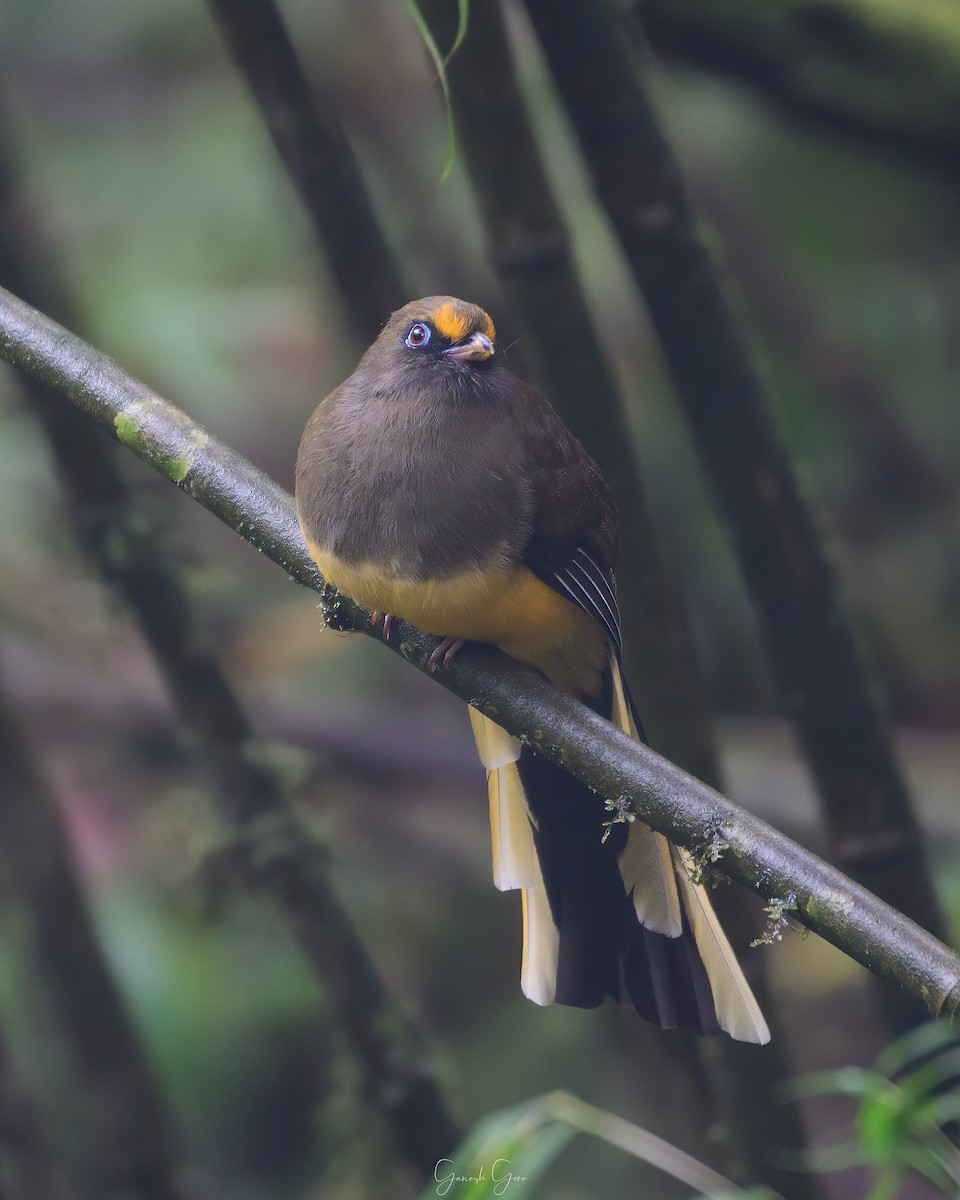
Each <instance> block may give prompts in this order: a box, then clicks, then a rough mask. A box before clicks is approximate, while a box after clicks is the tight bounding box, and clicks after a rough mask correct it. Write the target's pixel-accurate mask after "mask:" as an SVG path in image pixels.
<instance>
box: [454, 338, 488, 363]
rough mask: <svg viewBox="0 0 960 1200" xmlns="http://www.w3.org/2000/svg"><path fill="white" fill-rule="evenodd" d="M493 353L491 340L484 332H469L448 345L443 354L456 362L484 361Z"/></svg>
mask: <svg viewBox="0 0 960 1200" xmlns="http://www.w3.org/2000/svg"><path fill="white" fill-rule="evenodd" d="M493 353H494V350H493V342H491V341H490V339H489V338H488V337H487V335H486V334H485V333H479V332H477V333H471V334H470V336H469V337H468V338H464V339H463V341H462V342H457V344H456V345H455V346H448V347H447V349H446V350H444V351H443V354H444V355H445V357H447V358H455V359H456V360H457V362H484V361H485V360H486V359H488V358H490V357H491V356H492V355H493Z"/></svg>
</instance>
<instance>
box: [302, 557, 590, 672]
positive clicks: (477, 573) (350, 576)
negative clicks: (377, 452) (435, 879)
mask: <svg viewBox="0 0 960 1200" xmlns="http://www.w3.org/2000/svg"><path fill="white" fill-rule="evenodd" d="M307 548H308V549H309V551H310V554H311V556H312V557H313V559H314V561H315V562H316V564H317V566H318V567H319V569H320V574H321V575H322V576H323V577H324V579H326V580H327V582H328V583H332V584H333V586H334V587H335V588H337V589H338V590H339V591H341V592H345V593H346V594H347V595H348V596H352V597H353V598H354V600H356V601H357V602H358V603H359V604H363V605H365V606H366V607H367V608H371V609H374V610H375V611H377V612H382V613H393V614H394V616H397V617H401V618H402V619H403V620H404V621H408V622H409V623H410V624H411V625H415V626H416V627H417V628H418V629H422V630H423V631H424V633H432V634H436V635H437V636H438V637H454V638H464V639H466V640H468V641H471V642H490V643H492V644H493V645H495V646H499V647H500V649H501V650H504V651H506V653H507V654H509V655H511V656H512V657H513V658H516V659H519V660H520V661H521V662H526V663H530V664H531V665H532V666H535V667H537V668H539V669H540V670H541V671H543V673H544V674H545V675H546V676H547V677H548V678H549V679H551V680H552V681H553V682H554V683H555V684H556V686H557V687H559V688H562V689H563V690H564V691H567V692H571V693H573V694H575V695H591V696H595V695H596V694H597V693H598V692H599V690H600V675H601V672H602V671H603V669H604V667H605V665H606V662H607V654H608V647H607V639H606V635H605V634H604V633H603V631H602V629H601V628H600V626H599V625H598V624H597V623H596V622H595V621H594V620H593V618H592V617H590V616H589V615H588V614H587V613H585V612H584V611H583V610H582V609H580V608H578V607H577V605H575V604H573V603H571V602H570V601H569V600H566V599H565V598H564V597H563V596H561V595H560V594H559V593H558V592H555V591H554V590H553V588H551V587H548V586H547V585H546V584H545V583H543V582H542V581H541V580H539V579H538V578H537V577H536V575H534V574H533V572H532V571H530V570H529V569H528V568H527V567H525V566H522V565H515V564H509V565H503V566H497V567H492V568H490V569H486V570H484V569H477V570H470V571H464V572H463V573H462V574H460V575H454V576H451V577H450V578H448V579H439V580H426V581H423V580H409V579H398V578H396V577H394V576H392V575H389V574H387V573H386V572H385V571H384V570H383V568H382V567H379V566H376V565H375V564H373V563H360V564H357V563H344V562H342V561H340V560H339V559H337V558H335V557H334V556H333V555H332V554H329V553H327V552H326V551H323V550H321V549H320V547H319V546H317V545H316V544H315V543H313V542H311V541H310V539H309V538H308V539H307Z"/></svg>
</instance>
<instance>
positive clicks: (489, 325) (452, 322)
mask: <svg viewBox="0 0 960 1200" xmlns="http://www.w3.org/2000/svg"><path fill="white" fill-rule="evenodd" d="M474 314H479V316H480V317H481V320H480V322H479V327H480V331H481V332H482V333H485V334H486V335H487V337H488V338H489V339H490V341H491V342H492V341H493V340H494V339H495V338H496V336H497V331H496V330H495V329H494V327H493V322H492V321H491V320H490V318H489V317H488V316H487V314H486V313H485V312H484V311H483V309H480V308H471V307H468V306H467V305H465V304H459V303H457V301H456V300H446V301H444V303H443V304H441V305H440V306H439V307H438V308H437V309H436V311H435V312H434V313H433V314H432V320H433V324H434V327H435V328H436V330H437V333H439V334H442V336H443V337H445V338H449V340H450V341H451V342H454V343H456V342H461V341H463V339H464V338H465V337H466V336H467V334H468V333H470V332H471V330H472V329H473V327H474Z"/></svg>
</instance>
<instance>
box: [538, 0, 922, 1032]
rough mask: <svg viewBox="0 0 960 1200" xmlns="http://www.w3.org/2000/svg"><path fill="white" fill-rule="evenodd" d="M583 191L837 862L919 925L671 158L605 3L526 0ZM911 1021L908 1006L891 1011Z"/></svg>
mask: <svg viewBox="0 0 960 1200" xmlns="http://www.w3.org/2000/svg"><path fill="white" fill-rule="evenodd" d="M527 9H528V11H529V12H530V15H531V17H532V19H533V22H534V25H535V27H536V30H537V34H538V37H539V38H540V40H541V42H542V44H543V46H544V50H545V52H546V55H547V59H548V61H549V63H550V67H551V71H552V73H553V77H554V80H555V82H556V85H557V88H558V90H559V92H560V94H561V96H562V98H563V100H564V103H565V105H566V108H567V110H568V112H569V114H570V117H571V119H572V121H573V124H574V128H575V129H576V132H577V135H578V139H579V141H580V146H581V149H582V152H583V155H584V157H585V159H586V161H587V164H588V166H589V168H590V172H591V175H592V178H593V182H594V186H595V187H596V190H597V194H598V196H599V197H600V200H601V202H602V203H603V205H604V206H605V208H606V210H607V212H608V214H609V216H610V219H611V221H612V223H613V225H614V228H615V229H616V232H617V234H618V236H619V238H620V242H621V244H622V246H623V248H624V252H625V254H626V257H627V260H628V262H629V264H630V266H631V269H632V270H633V273H634V275H635V277H636V279H637V281H638V283H639V284H640V287H641V288H642V290H643V293H644V296H645V298H646V301H647V305H648V308H649V311H650V315H651V318H652V320H653V323H654V325H655V327H656V329H657V333H658V335H659V338H660V341H661V344H662V346H663V349H664V353H665V355H666V358H667V361H668V363H669V366H670V369H671V372H672V374H673V377H674V381H675V383H676V387H677V391H678V394H679V396H680V398H681V400H682V401H683V404H684V406H685V409H686V412H687V416H688V418H689V420H690V423H691V425H692V427H693V431H694V434H695V436H696V439H697V443H698V447H699V450H700V454H701V457H702V460H703V464H704V467H705V469H706V471H707V474H708V476H709V478H710V481H711V483H712V485H713V488H714V492H715V494H716V496H717V499H718V501H719V504H720V507H721V509H722V511H723V512H724V514H725V516H726V520H727V523H728V525H729V527H730V529H731V531H732V533H733V537H734V541H735V545H736V548H737V552H738V554H739V557H740V563H741V567H742V570H743V573H744V577H745V579H746V582H747V585H748V587H749V589H750V592H751V594H752V596H753V600H754V603H755V605H756V607H757V610H758V612H759V613H760V614H761V616H762V618H763V621H764V624H765V628H766V632H767V639H768V644H769V649H770V654H771V659H772V663H773V667H774V672H775V675H776V677H777V680H778V684H779V688H780V692H781V698H782V703H783V705H784V707H785V709H786V711H787V712H788V713H790V714H791V715H792V717H793V718H794V720H795V721H796V722H797V726H798V728H799V730H800V733H801V736H802V738H803V742H804V744H805V747H806V751H807V754H808V756H809V759H810V762H811V765H812V768H813V772H814V775H815V776H816V779H817V783H818V787H819V791H820V795H821V799H822V803H823V809H824V814H825V818H826V821H827V823H828V825H829V828H830V832H831V835H832V839H833V844H834V847H835V852H836V855H837V857H838V859H839V861H840V862H842V863H843V865H844V867H845V868H846V869H847V870H849V871H850V872H851V873H852V874H853V875H855V877H856V878H857V879H859V880H861V881H863V882H865V883H866V884H867V885H868V886H870V887H871V888H872V889H873V890H874V891H876V892H877V893H878V894H879V895H881V896H883V897H885V898H886V899H887V900H889V901H890V902H891V903H893V904H896V905H897V907H899V908H900V909H902V910H903V911H904V912H907V913H909V914H910V915H911V916H912V917H913V918H915V919H916V920H917V921H918V922H919V923H920V924H922V925H923V926H924V927H925V928H927V929H929V930H931V931H933V932H936V933H939V932H941V931H942V930H943V929H944V923H943V918H942V915H941V913H940V909H939V906H938V902H937V897H936V894H935V892H934V889H933V884H932V881H931V879H930V874H929V869H928V866H927V861H926V857H925V854H924V850H923V845H922V841H921V836H920V831H919V829H918V826H917V823H916V819H915V817H914V814H913V810H912V807H911V803H910V798H909V795H908V792H907V788H906V785H905V783H904V780H903V777H902V775H901V773H900V769H899V766H898V764H897V762H896V758H895V755H894V752H893V747H892V743H891V738H890V731H889V727H888V721H887V717H886V713H885V711H884V709H883V705H882V702H881V700H880V699H879V697H878V693H877V687H876V684H875V681H874V680H873V679H872V678H870V677H868V675H867V672H866V669H865V664H864V660H863V657H862V655H861V653H860V647H859V646H858V644H857V641H856V638H855V636H854V633H853V630H852V629H851V627H850V624H849V621H848V619H847V615H846V612H845V610H844V608H843V605H842V602H841V600H840V596H839V589H838V586H837V581H836V578H835V575H834V572H833V570H832V568H831V565H830V563H829V562H828V560H827V558H826V555H825V554H824V551H823V549H822V546H821V544H820V540H819V536H818V532H817V530H816V527H815V525H814V522H813V519H812V517H811V514H810V511H809V509H808V508H807V505H806V504H805V502H804V500H803V498H802V496H801V494H800V491H799V489H798V486H797V483H796V480H795V478H794V475H793V471H792V468H791V466H790V463H789V461H788V459H787V456H786V453H785V451H784V449H783V446H782V444H781V442H780V440H779V438H778V436H777V433H776V431H775V430H774V427H773V425H772V423H771V420H770V416H769V413H768V410H767V404H766V397H765V396H764V394H763V388H762V385H761V383H760V380H759V377H758V376H757V374H756V372H755V370H754V368H753V366H752V364H751V362H750V357H749V354H748V352H747V349H746V347H745V345H744V342H743V338H742V336H741V333H740V331H739V329H738V328H737V325H736V322H735V320H734V317H733V314H732V313H731V311H730V308H729V305H728V303H727V300H726V297H725V295H724V293H723V290H722V288H721V286H720V282H719V279H718V277H717V274H716V271H715V270H714V267H713V264H712V262H711V261H710V258H709V255H708V254H707V252H706V250H705V248H704V246H703V245H702V243H701V241H700V239H699V237H698V234H697V230H696V224H695V220H694V217H693V214H692V213H691V211H690V208H689V205H688V204H687V201H686V197H685V195H684V191H683V186H682V181H681V177H680V171H679V168H678V166H677V164H676V162H675V161H674V158H673V154H672V152H671V149H670V147H669V145H668V144H667V142H666V140H665V138H664V135H663V133H662V131H661V130H660V127H659V124H658V122H657V118H656V116H655V114H654V112H653V110H652V108H651V106H650V103H649V101H648V99H647V96H646V95H645V93H644V91H643V88H642V86H641V83H640V78H639V69H638V63H637V62H636V61H635V58H634V56H633V55H632V54H631V53H630V46H629V45H628V42H627V40H626V38H625V36H624V35H623V33H622V30H621V29H620V27H619V25H618V23H617V20H616V18H615V16H614V14H613V11H612V8H611V6H610V5H609V3H608V0H570V2H569V3H567V4H564V5H563V6H562V8H560V7H558V6H557V5H555V4H553V3H552V0H527ZM892 1015H893V1019H894V1020H895V1021H896V1023H898V1024H900V1023H905V1024H909V1023H910V1021H911V1020H912V1019H913V1017H914V1015H915V1014H911V1013H909V1012H904V1013H902V1014H899V1015H897V1014H892Z"/></svg>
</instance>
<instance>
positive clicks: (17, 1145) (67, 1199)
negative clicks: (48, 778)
mask: <svg viewBox="0 0 960 1200" xmlns="http://www.w3.org/2000/svg"><path fill="white" fill-rule="evenodd" d="M0 803H2V800H0ZM0 1162H2V1163H3V1165H4V1168H5V1169H4V1172H3V1178H4V1180H6V1181H7V1182H8V1183H9V1186H10V1193H9V1194H10V1196H11V1200H76V1192H75V1191H74V1190H73V1188H72V1187H71V1186H70V1184H69V1183H68V1182H67V1178H66V1176H65V1175H64V1173H63V1170H62V1169H61V1166H60V1164H59V1163H58V1162H57V1158H56V1155H55V1154H54V1152H53V1148H52V1146H51V1143H50V1139H49V1138H48V1137H47V1131H46V1129H45V1128H44V1126H43V1122H42V1119H41V1115H40V1113H39V1111H38V1110H37V1106H36V1104H35V1103H34V1100H33V1097H32V1096H31V1095H29V1094H28V1093H27V1092H26V1091H25V1090H24V1089H23V1087H22V1086H21V1085H20V1082H19V1081H18V1079H17V1078H16V1066H15V1064H14V1061H13V1056H12V1054H11V1052H10V1043H9V1039H8V1038H7V1035H6V1033H5V1031H4V1030H3V1029H2V1028H0ZM2 1194H3V1195H4V1196H6V1194H7V1193H6V1192H4V1193H2Z"/></svg>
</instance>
